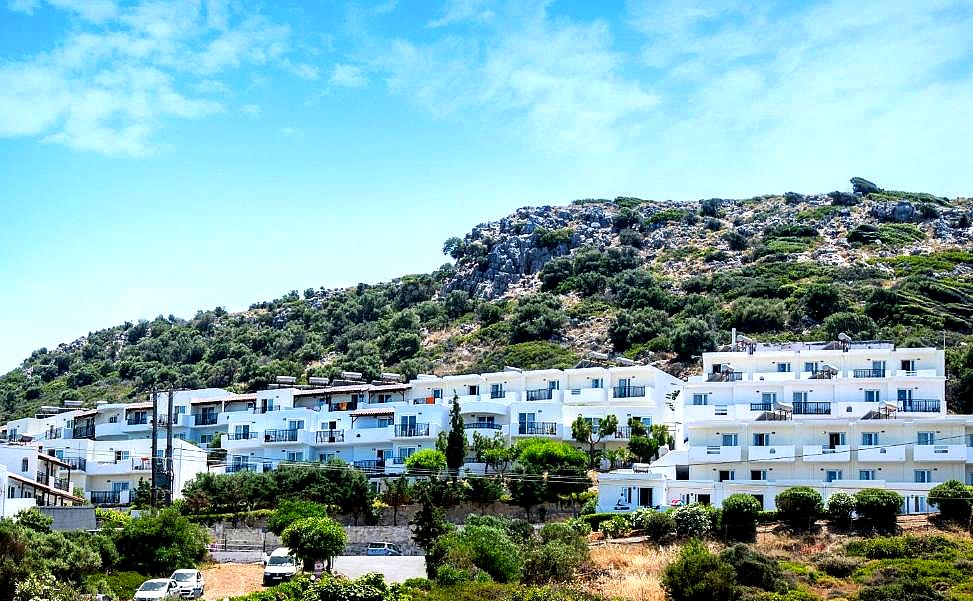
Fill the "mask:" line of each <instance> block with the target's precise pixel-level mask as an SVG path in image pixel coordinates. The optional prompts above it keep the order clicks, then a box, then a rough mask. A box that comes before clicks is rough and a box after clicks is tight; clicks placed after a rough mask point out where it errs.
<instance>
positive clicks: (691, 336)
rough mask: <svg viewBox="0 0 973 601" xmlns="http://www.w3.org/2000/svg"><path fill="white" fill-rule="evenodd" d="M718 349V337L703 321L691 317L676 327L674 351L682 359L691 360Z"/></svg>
mask: <svg viewBox="0 0 973 601" xmlns="http://www.w3.org/2000/svg"><path fill="white" fill-rule="evenodd" d="M714 348H716V335H715V334H714V333H713V331H712V330H711V329H710V327H709V325H708V324H707V323H706V322H705V321H703V320H702V319H699V318H696V317H690V318H689V319H686V320H685V321H682V322H680V323H679V324H677V325H676V327H675V330H674V331H673V333H672V350H673V351H675V352H676V355H678V356H679V358H681V359H689V358H691V357H692V356H693V355H699V354H701V353H703V352H708V351H711V350H713V349H714Z"/></svg>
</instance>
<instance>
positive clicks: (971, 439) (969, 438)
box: [966, 434, 973, 447]
mask: <svg viewBox="0 0 973 601" xmlns="http://www.w3.org/2000/svg"><path fill="white" fill-rule="evenodd" d="M966 446H968V447H973V434H967V435H966Z"/></svg>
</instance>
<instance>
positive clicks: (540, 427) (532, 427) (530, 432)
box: [517, 422, 561, 436]
mask: <svg viewBox="0 0 973 601" xmlns="http://www.w3.org/2000/svg"><path fill="white" fill-rule="evenodd" d="M560 425H561V424H558V423H557V422H527V423H523V424H518V427H517V433H518V434H520V435H521V436H557V435H558V430H559V427H560Z"/></svg>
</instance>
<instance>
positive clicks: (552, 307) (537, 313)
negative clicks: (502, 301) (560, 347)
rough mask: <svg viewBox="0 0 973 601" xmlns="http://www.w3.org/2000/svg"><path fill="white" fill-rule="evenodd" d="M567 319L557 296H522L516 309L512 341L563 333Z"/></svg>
mask: <svg viewBox="0 0 973 601" xmlns="http://www.w3.org/2000/svg"><path fill="white" fill-rule="evenodd" d="M566 320H567V317H566V316H565V315H564V310H563V309H562V308H561V301H559V300H558V299H557V297H554V296H551V295H550V294H544V293H539V294H532V295H529V296H525V297H522V298H521V299H520V300H519V301H518V302H517V307H516V309H514V315H513V320H512V323H513V327H512V329H511V332H510V337H511V342H528V341H531V340H548V339H550V338H552V337H554V336H556V335H559V334H560V333H561V330H562V329H563V328H564V323H565V321H566Z"/></svg>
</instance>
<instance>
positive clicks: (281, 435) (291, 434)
mask: <svg viewBox="0 0 973 601" xmlns="http://www.w3.org/2000/svg"><path fill="white" fill-rule="evenodd" d="M297 432H298V430H296V429H294V428H287V429H286V430H264V442H297Z"/></svg>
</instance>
